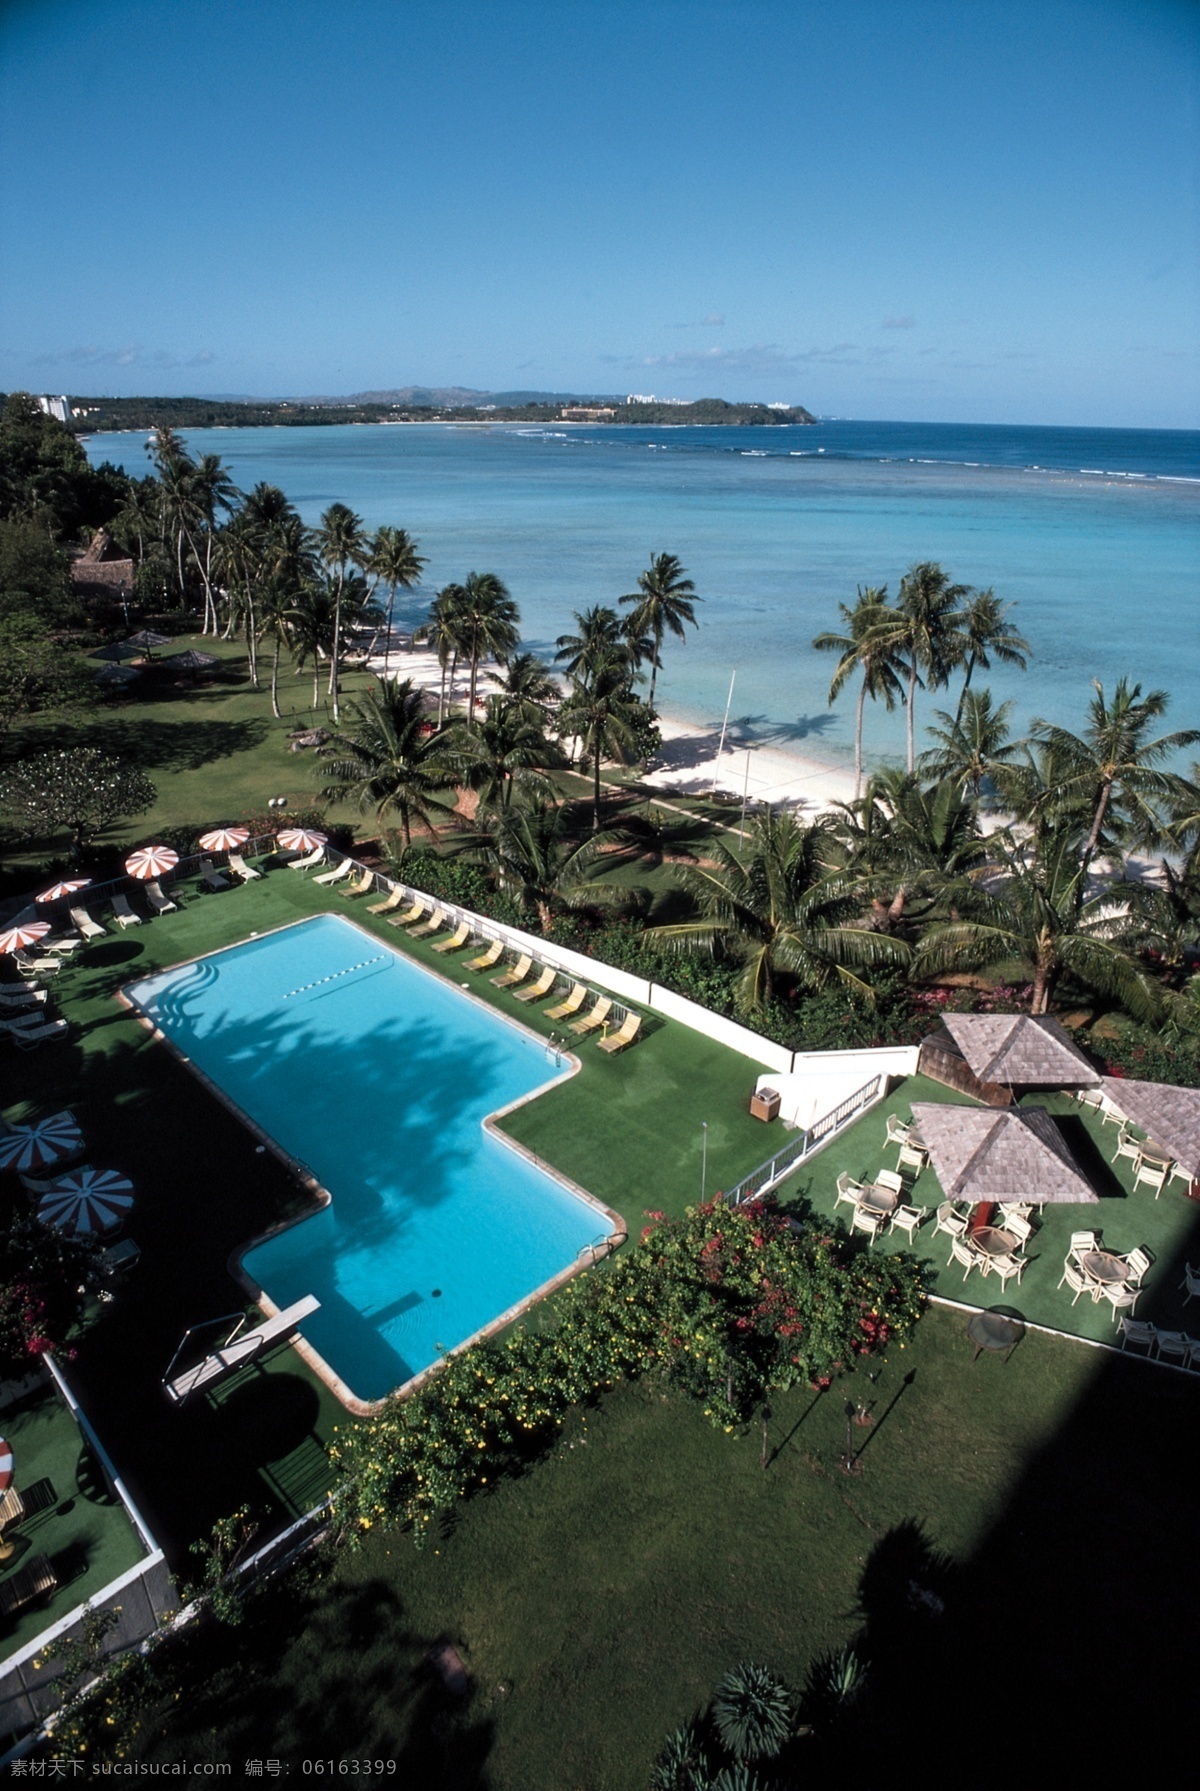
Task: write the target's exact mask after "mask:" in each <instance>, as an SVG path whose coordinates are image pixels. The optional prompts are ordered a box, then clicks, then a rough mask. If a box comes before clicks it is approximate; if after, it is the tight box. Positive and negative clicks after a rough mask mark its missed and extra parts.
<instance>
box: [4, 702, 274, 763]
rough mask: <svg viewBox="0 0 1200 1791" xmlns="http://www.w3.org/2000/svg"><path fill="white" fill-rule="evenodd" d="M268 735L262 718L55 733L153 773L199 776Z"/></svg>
mask: <svg viewBox="0 0 1200 1791" xmlns="http://www.w3.org/2000/svg"><path fill="white" fill-rule="evenodd" d="M269 732H270V724H269V723H268V722H267V721H266V720H261V721H260V720H258V719H257V718H256V719H252V720H245V721H215V720H205V719H202V718H200V717H198V716H190V715H189V716H187V717H186V718H184V719H182V720H179V721H159V720H156V719H154V720H152V719H151V718H150V717H145V718H143V719H140V720H135V719H133V718H132V717H126V716H121V717H119V718H117V717H113V718H110V719H107V720H104V719H101V720H97V721H94V722H92V723H91V724H90V725H89V726H88V727H87V728H70V727H64V728H62V729H60V730H59V731H58V732H57V733H56V735H55V744H56V745H61V746H64V747H68V748H69V747H71V746H84V745H87V746H98V747H100V749H101V750H102V751H104V752H110V753H115V754H116V755H117V757H118V758H122V759H126V760H128V761H129V762H130V763H131V764H135V765H141V766H143V767H144V768H145V769H147V770H148V771H150V772H151V773H153V772H154V771H155V770H156V769H157V770H160V771H198V770H199V769H200V768H201V766H203V765H211V764H212V763H213V762H214V761H215V760H217V759H229V758H232V757H234V755H235V754H237V753H244V752H251V751H253V749H254V748H255V747H256V746H259V745H261V744H262V742H263V741H264V740H265V739H266V737H267V735H268V733H269ZM29 750H36V749H34V748H30V749H29Z"/></svg>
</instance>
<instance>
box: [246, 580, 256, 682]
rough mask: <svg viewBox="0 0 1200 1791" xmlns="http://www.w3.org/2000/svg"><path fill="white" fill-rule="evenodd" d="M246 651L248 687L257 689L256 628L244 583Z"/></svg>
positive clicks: (252, 603)
mask: <svg viewBox="0 0 1200 1791" xmlns="http://www.w3.org/2000/svg"><path fill="white" fill-rule="evenodd" d="M246 652H247V655H248V657H249V660H250V688H251V690H257V689H258V629H257V627H256V625H255V616H254V597H253V595H252V593H251V590H250V585H249V582H248V581H247V584H246Z"/></svg>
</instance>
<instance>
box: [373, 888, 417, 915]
mask: <svg viewBox="0 0 1200 1791" xmlns="http://www.w3.org/2000/svg"><path fill="white" fill-rule="evenodd" d="M407 900H408V896H407V893H406V892H405V889H404V886H403V884H401V885H400V887H399V888H397V889H393V891H392V893H391V895H390V896H386V897H385V898H384V900H383V901H382V902H368V904H367V913H368V914H394V913H395V912H396V909H397V908H398V907H399V906H400V904H401V902H406V901H407Z"/></svg>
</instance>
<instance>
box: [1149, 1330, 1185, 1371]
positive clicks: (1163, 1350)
mask: <svg viewBox="0 0 1200 1791" xmlns="http://www.w3.org/2000/svg"><path fill="white" fill-rule="evenodd" d="M1191 1347H1192V1340H1191V1338H1190V1337H1189V1336H1188V1335H1187V1334H1186V1332H1184V1331H1159V1332H1158V1334H1157V1336H1156V1337H1155V1339H1154V1349H1155V1354H1156V1355H1157V1356H1158V1359H1159V1361H1160V1362H1178V1363H1179V1366H1180V1367H1181V1368H1182V1367H1183V1364H1184V1363H1185V1362H1186V1361H1187V1359H1188V1356H1189V1354H1190V1353H1191Z"/></svg>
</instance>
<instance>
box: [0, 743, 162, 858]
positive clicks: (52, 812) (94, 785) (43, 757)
mask: <svg viewBox="0 0 1200 1791" xmlns="http://www.w3.org/2000/svg"><path fill="white" fill-rule="evenodd" d="M154 796H155V790H154V785H153V784H152V783H151V782H150V779H149V778H148V777H147V776H146V774H145V772H144V771H141V770H139V768H138V767H137V766H136V765H127V764H126V763H125V762H124V761H123V760H121V759H117V758H113V756H112V755H111V754H110V753H106V752H101V751H100V750H99V749H98V748H97V747H94V746H82V747H77V748H73V749H72V750H71V751H69V752H67V751H60V752H43V753H37V754H36V755H35V756H34V757H33V758H29V759H18V760H17V761H16V762H15V763H14V764H13V765H12V766H10V768H9V769H8V771H7V772H6V773H5V774H4V775H3V776H2V777H0V804H3V806H4V807H5V808H7V809H8V810H9V811H10V812H11V813H13V814H15V815H18V816H20V818H21V819H22V820H23V821H24V822H25V823H26V825H27V827H28V828H29V829H30V830H33V829H41V830H43V831H44V832H47V833H53V832H56V831H58V830H59V829H60V828H66V829H67V830H68V831H69V832H70V835H71V851H72V853H73V854H76V855H78V853H80V852H81V851H82V850H83V848H84V846H86V845H88V844H89V842H90V841H92V840H94V839H95V838H96V836H97V834H100V833H103V832H104V830H105V829H106V828H107V827H111V826H112V824H113V822H114V821H119V820H120V819H121V818H122V816H124V815H140V814H142V813H143V812H144V811H145V810H146V809H148V808H149V807H150V805H151V803H152V802H153V801H154Z"/></svg>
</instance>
